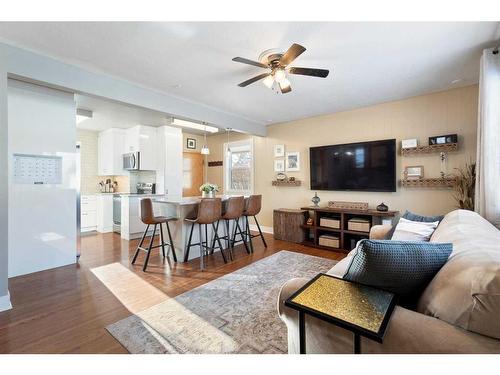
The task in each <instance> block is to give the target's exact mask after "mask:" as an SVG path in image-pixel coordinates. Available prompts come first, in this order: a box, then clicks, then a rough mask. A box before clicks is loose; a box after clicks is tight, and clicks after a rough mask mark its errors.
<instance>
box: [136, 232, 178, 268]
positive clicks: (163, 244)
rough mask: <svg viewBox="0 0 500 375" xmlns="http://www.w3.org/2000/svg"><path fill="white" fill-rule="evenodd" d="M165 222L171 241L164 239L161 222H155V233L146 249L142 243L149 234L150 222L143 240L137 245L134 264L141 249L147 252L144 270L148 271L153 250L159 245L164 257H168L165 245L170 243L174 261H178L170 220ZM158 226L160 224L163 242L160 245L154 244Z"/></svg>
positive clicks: (161, 240)
mask: <svg viewBox="0 0 500 375" xmlns="http://www.w3.org/2000/svg"><path fill="white" fill-rule="evenodd" d="M165 224H166V225H167V231H168V240H169V243H166V242H165V241H164V238H163V228H162V226H161V223H158V224H154V228H153V234H152V235H151V240H150V241H149V246H148V248H147V249H146V248H144V247H142V244H143V243H144V240H145V238H146V235H147V234H148V231H149V227H150V224H148V225H147V227H146V230H145V231H144V234H143V235H142V238H141V242H139V246H137V250H136V251H135V254H134V258H133V259H132V264H135V261H136V260H137V256H138V255H139V252H140V251H141V250H142V251H145V252H146V259H145V260H144V265H143V267H142V270H143V271H144V272H145V271H146V268H147V267H148V263H149V257H150V256H151V250H153V249H156V248H158V247H161V251H162V254H163V258H166V254H165V245H168V246H169V247H170V248H171V249H172V256H173V258H174V262H177V255H176V254H175V247H174V242H173V241H172V235H171V234H170V227H169V226H168V222H166V223H165ZM158 226H160V242H161V243H160V245H158V246H153V242H154V239H155V235H156V228H157V227H158ZM170 248H169V251H170Z"/></svg>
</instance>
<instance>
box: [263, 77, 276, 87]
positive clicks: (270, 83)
mask: <svg viewBox="0 0 500 375" xmlns="http://www.w3.org/2000/svg"><path fill="white" fill-rule="evenodd" d="M262 83H263V84H264V85H266V87H267V88H268V89H272V88H273V85H274V77H273V76H272V75H271V74H269V75H268V76H267V77H266V78H264V80H263V81H262Z"/></svg>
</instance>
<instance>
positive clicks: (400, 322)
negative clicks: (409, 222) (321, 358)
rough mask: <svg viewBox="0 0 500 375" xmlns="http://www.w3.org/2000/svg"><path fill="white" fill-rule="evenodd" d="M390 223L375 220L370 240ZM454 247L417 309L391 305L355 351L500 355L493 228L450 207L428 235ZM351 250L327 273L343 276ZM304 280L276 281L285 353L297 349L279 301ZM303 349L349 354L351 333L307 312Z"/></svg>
mask: <svg viewBox="0 0 500 375" xmlns="http://www.w3.org/2000/svg"><path fill="white" fill-rule="evenodd" d="M389 229H390V227H387V226H386V227H383V226H375V227H373V228H372V231H371V232H370V238H375V239H380V238H383V236H384V235H385V233H386V232H387V231H388V230H389ZM431 241H432V242H451V243H453V252H452V254H451V255H450V257H449V259H448V262H447V263H446V264H445V265H444V267H443V268H442V269H441V270H440V271H439V272H438V273H437V275H436V276H435V277H434V279H433V280H432V281H431V282H430V283H429V285H428V286H427V288H426V289H425V291H424V292H423V294H422V296H421V297H420V300H419V302H418V306H417V309H416V311H412V310H408V309H405V308H402V307H399V306H397V307H396V309H395V310H394V313H393V315H392V318H391V320H390V322H389V325H388V327H387V331H386V334H385V338H384V342H383V343H382V344H380V343H376V342H374V341H371V340H368V339H365V338H361V351H362V353H500V231H499V230H498V229H497V228H495V227H494V226H493V225H491V224H490V223H489V222H488V221H486V220H485V219H483V218H482V217H481V216H479V215H478V214H476V213H474V212H471V211H465V210H456V211H452V212H450V213H449V214H447V215H446V216H445V218H444V219H443V221H442V222H441V223H440V224H439V226H438V228H437V229H436V231H435V232H434V234H433V235H432V237H431ZM350 258H351V256H349V255H348V256H347V257H346V258H344V259H343V260H341V261H340V262H339V263H337V264H336V265H335V266H334V267H333V268H332V269H331V270H330V271H329V272H328V273H329V274H332V275H335V276H338V277H343V276H344V274H345V271H346V269H347V266H348V265H349V262H350ZM307 281H308V280H307V279H292V280H289V281H288V282H287V283H285V285H283V287H282V289H281V292H280V296H279V300H278V310H279V315H280V317H281V319H282V320H283V321H284V322H285V323H286V325H287V328H288V352H289V353H298V352H299V340H298V331H299V330H298V315H297V312H296V311H295V310H292V309H290V308H287V307H285V306H284V301H285V300H286V299H287V298H288V297H289V296H290V295H291V294H292V293H293V292H295V291H296V290H297V289H299V288H300V287H301V286H302V285H304V284H305V283H306V282H307ZM306 348H307V352H308V353H352V352H353V335H352V333H351V332H349V331H347V330H344V329H342V328H338V327H335V326H333V325H331V324H328V323H325V322H322V321H320V320H318V319H316V318H313V317H310V316H307V317H306Z"/></svg>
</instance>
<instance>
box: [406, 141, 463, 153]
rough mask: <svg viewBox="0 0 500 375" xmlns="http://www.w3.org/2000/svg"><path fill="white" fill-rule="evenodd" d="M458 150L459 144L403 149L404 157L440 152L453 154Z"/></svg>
mask: <svg viewBox="0 0 500 375" xmlns="http://www.w3.org/2000/svg"><path fill="white" fill-rule="evenodd" d="M457 150H458V143H446V144H443V145H430V146H417V147H412V148H402V149H401V155H402V156H411V155H421V154H432V153H440V152H453V151H457Z"/></svg>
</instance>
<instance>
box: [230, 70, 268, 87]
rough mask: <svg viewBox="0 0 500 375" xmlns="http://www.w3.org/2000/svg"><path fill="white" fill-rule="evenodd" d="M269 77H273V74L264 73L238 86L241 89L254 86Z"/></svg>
mask: <svg viewBox="0 0 500 375" xmlns="http://www.w3.org/2000/svg"><path fill="white" fill-rule="evenodd" d="M269 75H271V73H262V74H259V75H258V76H256V77H253V78H250V79H247V80H246V81H245V82H241V83H240V84H239V85H238V86H240V87H246V86H248V85H250V84H252V83H254V82H257V81H260V80H261V79H263V78H266V77H267V76H269Z"/></svg>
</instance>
